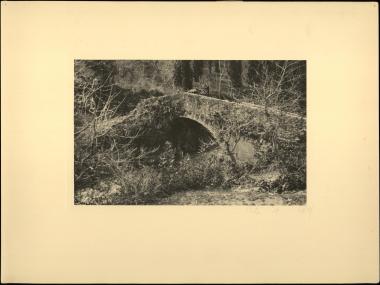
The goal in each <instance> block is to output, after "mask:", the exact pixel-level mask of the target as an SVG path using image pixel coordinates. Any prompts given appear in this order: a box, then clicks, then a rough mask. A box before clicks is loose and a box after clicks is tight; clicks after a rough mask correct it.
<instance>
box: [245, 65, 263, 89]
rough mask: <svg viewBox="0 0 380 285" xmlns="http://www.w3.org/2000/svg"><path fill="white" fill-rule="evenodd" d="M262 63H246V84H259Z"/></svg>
mask: <svg viewBox="0 0 380 285" xmlns="http://www.w3.org/2000/svg"><path fill="white" fill-rule="evenodd" d="M262 66H263V65H262V63H261V62H260V61H259V60H250V61H249V62H248V71H247V79H248V84H250V85H253V84H258V83H259V82H260V76H261V70H262Z"/></svg>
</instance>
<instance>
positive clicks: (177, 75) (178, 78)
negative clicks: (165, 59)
mask: <svg viewBox="0 0 380 285" xmlns="http://www.w3.org/2000/svg"><path fill="white" fill-rule="evenodd" d="M174 85H175V86H177V87H182V62H181V61H180V60H176V62H175V63H174Z"/></svg>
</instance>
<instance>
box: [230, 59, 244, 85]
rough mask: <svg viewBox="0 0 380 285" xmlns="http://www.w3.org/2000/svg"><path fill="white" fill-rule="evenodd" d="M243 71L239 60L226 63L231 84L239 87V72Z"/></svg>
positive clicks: (240, 81)
mask: <svg viewBox="0 0 380 285" xmlns="http://www.w3.org/2000/svg"><path fill="white" fill-rule="evenodd" d="M242 71H243V67H242V63H241V61H240V60H231V61H229V64H228V75H229V76H230V79H231V82H232V86H233V87H235V88H240V87H241V86H242V80H241V74H242Z"/></svg>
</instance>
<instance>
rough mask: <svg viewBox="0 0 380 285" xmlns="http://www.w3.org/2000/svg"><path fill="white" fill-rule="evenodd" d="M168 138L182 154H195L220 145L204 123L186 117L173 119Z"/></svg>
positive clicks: (178, 152)
mask: <svg viewBox="0 0 380 285" xmlns="http://www.w3.org/2000/svg"><path fill="white" fill-rule="evenodd" d="M168 140H169V141H170V142H171V143H172V144H173V146H174V147H175V149H176V151H177V154H181V155H185V154H189V155H193V154H196V153H199V152H202V151H209V150H212V149H214V148H215V147H217V146H218V143H217V140H216V139H215V137H214V136H213V134H212V133H211V132H210V131H209V130H208V129H207V128H206V127H205V126H204V125H202V124H200V123H199V122H197V121H195V120H192V119H189V118H185V117H178V118H176V119H174V120H172V122H171V124H170V127H169V130H168Z"/></svg>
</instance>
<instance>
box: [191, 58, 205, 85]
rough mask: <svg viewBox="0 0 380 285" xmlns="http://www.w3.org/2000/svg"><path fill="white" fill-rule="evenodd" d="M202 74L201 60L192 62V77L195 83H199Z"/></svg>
mask: <svg viewBox="0 0 380 285" xmlns="http://www.w3.org/2000/svg"><path fill="white" fill-rule="evenodd" d="M202 74H203V60H193V77H194V81H195V82H199V79H200V78H201V77H202Z"/></svg>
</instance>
